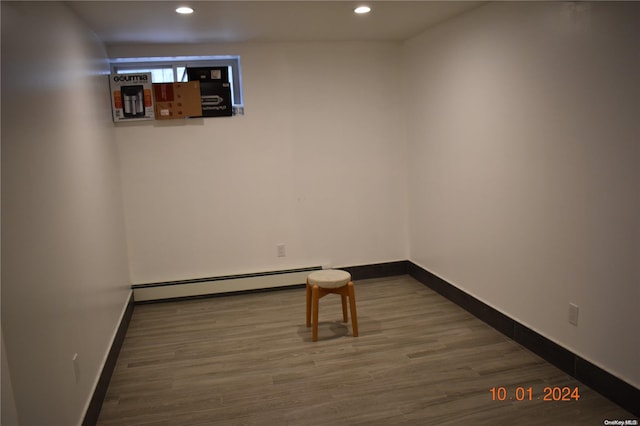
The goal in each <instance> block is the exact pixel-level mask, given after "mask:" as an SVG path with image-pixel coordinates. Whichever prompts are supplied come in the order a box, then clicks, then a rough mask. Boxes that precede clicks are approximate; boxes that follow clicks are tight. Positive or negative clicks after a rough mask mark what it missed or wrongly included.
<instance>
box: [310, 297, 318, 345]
mask: <svg viewBox="0 0 640 426" xmlns="http://www.w3.org/2000/svg"><path fill="white" fill-rule="evenodd" d="M311 293H312V295H311V299H312V308H311V310H312V311H313V328H312V331H311V338H312V340H313V341H314V342H316V341H317V340H318V302H319V300H320V289H319V288H318V286H317V285H314V286H313V288H312V289H311Z"/></svg>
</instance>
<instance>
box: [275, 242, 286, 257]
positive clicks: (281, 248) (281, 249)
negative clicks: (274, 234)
mask: <svg viewBox="0 0 640 426" xmlns="http://www.w3.org/2000/svg"><path fill="white" fill-rule="evenodd" d="M276 247H277V249H278V257H285V256H286V255H287V252H286V248H285V246H284V244H278V245H277V246H276Z"/></svg>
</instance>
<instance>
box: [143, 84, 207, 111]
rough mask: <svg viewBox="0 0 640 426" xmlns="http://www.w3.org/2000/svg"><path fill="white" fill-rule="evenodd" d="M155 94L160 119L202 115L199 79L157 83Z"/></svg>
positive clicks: (154, 86)
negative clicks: (184, 81)
mask: <svg viewBox="0 0 640 426" xmlns="http://www.w3.org/2000/svg"><path fill="white" fill-rule="evenodd" d="M153 95H154V97H155V117H156V119H158V120H168V119H175V118H185V117H200V116H202V105H201V100H200V82H199V81H189V82H186V83H155V84H154V85H153Z"/></svg>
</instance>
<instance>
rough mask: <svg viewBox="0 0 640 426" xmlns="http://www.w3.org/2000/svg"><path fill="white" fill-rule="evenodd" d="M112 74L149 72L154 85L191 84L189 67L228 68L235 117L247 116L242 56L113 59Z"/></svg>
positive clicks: (111, 62) (111, 61)
mask: <svg viewBox="0 0 640 426" xmlns="http://www.w3.org/2000/svg"><path fill="white" fill-rule="evenodd" d="M109 62H110V64H111V74H135V73H141V72H150V73H151V81H152V82H153V83H175V82H184V81H188V78H187V68H204V67H226V68H227V69H228V71H229V83H230V86H231V99H232V103H233V115H244V102H243V98H242V75H241V72H240V57H239V56H174V57H151V58H116V59H111V60H110V61H109Z"/></svg>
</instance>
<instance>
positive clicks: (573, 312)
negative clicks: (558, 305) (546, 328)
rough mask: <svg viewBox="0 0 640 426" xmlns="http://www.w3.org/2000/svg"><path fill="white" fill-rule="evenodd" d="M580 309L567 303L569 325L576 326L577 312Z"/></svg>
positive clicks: (573, 304)
mask: <svg viewBox="0 0 640 426" xmlns="http://www.w3.org/2000/svg"><path fill="white" fill-rule="evenodd" d="M579 309H580V308H579V307H578V305H576V304H575V303H569V323H570V324H573V325H576V326H577V325H578V310H579Z"/></svg>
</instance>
